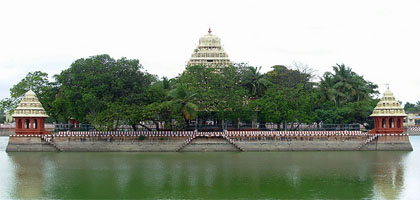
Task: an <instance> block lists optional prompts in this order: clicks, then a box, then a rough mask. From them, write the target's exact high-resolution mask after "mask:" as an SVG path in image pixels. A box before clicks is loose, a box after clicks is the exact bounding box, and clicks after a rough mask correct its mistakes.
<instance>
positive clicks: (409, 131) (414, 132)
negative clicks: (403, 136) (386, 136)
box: [405, 126, 420, 136]
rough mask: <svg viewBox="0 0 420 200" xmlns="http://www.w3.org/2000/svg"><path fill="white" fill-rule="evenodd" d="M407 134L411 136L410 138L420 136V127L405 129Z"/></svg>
mask: <svg viewBox="0 0 420 200" xmlns="http://www.w3.org/2000/svg"><path fill="white" fill-rule="evenodd" d="M405 132H406V133H407V134H409V135H412V136H420V126H409V127H406V131H405Z"/></svg>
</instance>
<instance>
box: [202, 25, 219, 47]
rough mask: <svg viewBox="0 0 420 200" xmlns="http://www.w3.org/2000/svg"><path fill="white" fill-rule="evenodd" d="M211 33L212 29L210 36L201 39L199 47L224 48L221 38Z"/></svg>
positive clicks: (209, 32)
mask: <svg viewBox="0 0 420 200" xmlns="http://www.w3.org/2000/svg"><path fill="white" fill-rule="evenodd" d="M211 32H212V31H211V29H209V31H208V34H207V35H204V36H203V37H201V38H200V40H199V43H198V46H199V47H222V45H221V43H220V38H219V37H217V36H216V35H213V34H211Z"/></svg>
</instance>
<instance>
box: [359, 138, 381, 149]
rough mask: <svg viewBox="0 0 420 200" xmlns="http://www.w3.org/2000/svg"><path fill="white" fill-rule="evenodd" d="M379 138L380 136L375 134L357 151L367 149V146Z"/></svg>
mask: <svg viewBox="0 0 420 200" xmlns="http://www.w3.org/2000/svg"><path fill="white" fill-rule="evenodd" d="M378 137H379V135H377V134H374V135H372V136H370V137H368V138H367V139H366V140H365V141H364V142H363V144H362V145H360V146H359V147H358V148H357V150H359V151H360V150H361V149H362V148H363V147H365V146H366V145H368V144H369V143H371V142H372V141H374V140H376V139H377V138H378Z"/></svg>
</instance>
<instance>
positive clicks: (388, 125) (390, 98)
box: [370, 88, 407, 133]
mask: <svg viewBox="0 0 420 200" xmlns="http://www.w3.org/2000/svg"><path fill="white" fill-rule="evenodd" d="M405 116H407V115H406V114H405V112H404V109H403V108H402V106H401V104H400V102H398V101H397V100H396V99H395V97H394V94H393V93H392V92H391V91H390V90H389V88H388V89H387V90H386V91H385V92H384V95H383V97H382V98H381V100H380V101H379V102H378V104H377V105H376V107H375V109H374V110H373V113H372V114H371V115H370V117H372V118H373V120H374V123H375V126H374V129H373V130H371V131H370V133H403V132H404V128H403V121H404V117H405Z"/></svg>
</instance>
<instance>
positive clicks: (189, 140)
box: [175, 134, 196, 152]
mask: <svg viewBox="0 0 420 200" xmlns="http://www.w3.org/2000/svg"><path fill="white" fill-rule="evenodd" d="M195 138H196V136H195V134H192V135H191V136H190V137H189V138H188V139H187V140H185V142H184V143H182V145H181V146H179V147H178V148H177V149H176V150H175V151H176V152H179V151H180V150H181V149H183V148H184V147H185V146H187V145H188V144H189V143H191V141H193V140H194V139H195Z"/></svg>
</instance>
